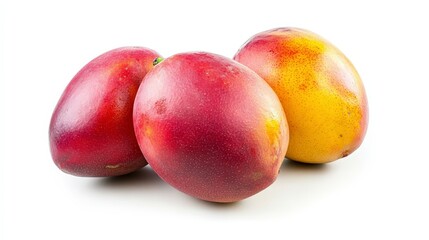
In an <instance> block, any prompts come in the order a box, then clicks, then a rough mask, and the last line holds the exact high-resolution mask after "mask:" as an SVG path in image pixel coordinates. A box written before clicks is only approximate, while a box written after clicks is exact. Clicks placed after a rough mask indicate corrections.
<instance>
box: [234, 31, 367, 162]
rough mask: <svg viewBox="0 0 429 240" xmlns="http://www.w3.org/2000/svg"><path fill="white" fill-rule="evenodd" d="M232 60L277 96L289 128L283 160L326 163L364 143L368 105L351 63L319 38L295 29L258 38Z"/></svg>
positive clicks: (250, 41)
mask: <svg viewBox="0 0 429 240" xmlns="http://www.w3.org/2000/svg"><path fill="white" fill-rule="evenodd" d="M234 60H236V61H238V62H240V63H242V64H244V65H246V66H248V67H250V68H251V69H252V70H254V71H255V72H256V73H258V74H259V75H260V76H261V77H262V78H263V79H264V80H266V81H267V83H268V84H269V85H270V86H271V87H272V88H273V89H274V91H275V92H276V93H277V95H278V97H279V98H280V101H281V102H282V105H283V108H284V110H285V112H286V116H287V119H288V123H289V130H290V143H289V148H288V151H287V154H286V157H287V158H290V159H292V160H296V161H300V162H306V163H326V162H330V161H334V160H337V159H339V158H342V157H345V156H347V155H349V154H350V153H352V152H353V151H355V150H356V149H357V148H358V147H359V146H360V145H361V143H362V141H363V139H364V136H365V133H366V129H367V125H368V103H367V98H366V94H365V89H364V86H363V84H362V81H361V79H360V77H359V75H358V73H357V71H356V70H355V68H354V67H353V65H352V64H351V62H350V61H349V60H348V59H347V58H346V57H345V56H344V54H343V53H342V52H341V51H340V50H338V49H337V48H336V47H335V46H333V45H332V44H331V43H329V42H328V41H326V40H325V39H323V38H322V37H320V36H318V35H316V34H314V33H312V32H309V31H307V30H303V29H298V28H278V29H273V30H269V31H266V32H262V33H259V34H256V35H255V36H253V37H252V38H251V39H249V40H248V41H247V42H246V43H245V44H244V45H243V46H242V47H241V49H240V50H239V51H238V52H237V54H236V55H235V56H234Z"/></svg>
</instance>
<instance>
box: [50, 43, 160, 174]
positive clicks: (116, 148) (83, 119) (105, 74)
mask: <svg viewBox="0 0 429 240" xmlns="http://www.w3.org/2000/svg"><path fill="white" fill-rule="evenodd" d="M157 56H159V54H158V53H156V52H155V51H153V50H150V49H147V48H142V47H124V48H118V49H114V50H111V51H109V52H106V53H104V54H102V55H100V56H99V57H97V58H95V59H94V60H92V61H90V62H89V63H88V64H87V65H85V66H84V67H83V68H82V69H81V70H80V71H79V72H78V73H77V74H76V75H75V76H74V78H73V79H72V80H71V82H70V83H69V84H68V86H67V88H66V89H65V90H64V92H63V94H62V96H61V98H60V100H59V101H58V104H57V106H56V108H55V110H54V113H53V115H52V118H51V123H50V126H49V141H50V148H51V154H52V158H53V160H54V163H55V164H56V165H57V166H58V168H60V169H61V170H62V171H64V172H66V173H69V174H72V175H76V176H86V177H110V176H118V175H123V174H127V173H130V172H133V171H136V170H138V169H140V168H142V167H143V166H145V165H147V162H146V160H145V159H144V157H143V154H142V153H141V151H140V148H139V146H138V143H137V140H136V137H135V134H134V127H133V119H132V113H133V104H134V98H135V95H136V93H137V90H138V87H139V86H140V83H141V81H142V79H143V78H144V76H145V75H146V73H147V72H148V71H149V70H151V69H152V68H153V65H152V61H153V60H154V59H155V58H156V57H157Z"/></svg>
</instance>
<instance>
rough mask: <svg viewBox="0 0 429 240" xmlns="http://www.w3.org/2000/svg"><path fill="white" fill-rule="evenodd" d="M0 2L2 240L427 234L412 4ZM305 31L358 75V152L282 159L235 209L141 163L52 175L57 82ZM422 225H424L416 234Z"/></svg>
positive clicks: (424, 21)
mask: <svg viewBox="0 0 429 240" xmlns="http://www.w3.org/2000/svg"><path fill="white" fill-rule="evenodd" d="M112 2H113V1H110V2H109V1H45V0H38V1H20V0H15V1H12V0H9V1H2V3H1V6H0V9H1V10H0V11H1V14H0V16H1V33H0V41H1V51H0V55H1V68H0V73H1V81H0V84H1V85H0V91H1V93H0V97H1V101H0V103H1V109H0V121H1V124H0V126H1V131H0V138H1V145H0V154H1V156H0V157H1V158H0V160H1V166H0V170H1V194H0V197H1V212H0V217H1V222H0V223H1V225H0V238H1V239H162V238H168V239H182V238H184V237H187V238H188V239H193V238H195V239H230V238H231V239H233V238H234V239H246V238H252V239H253V238H255V239H256V238H257V239H261V238H263V239H269V238H276V239H392V238H398V239H428V238H429V233H428V231H429V230H428V227H429V217H428V216H429V206H428V205H429V197H428V192H429V187H428V184H429V157H428V154H427V150H428V148H429V147H428V142H429V139H428V134H429V131H428V124H429V118H428V114H427V113H428V109H429V108H428V106H427V105H428V104H429V98H428V96H429V94H428V93H427V91H428V84H427V83H428V81H429V74H428V68H429V66H428V63H429V60H428V56H429V37H428V31H429V30H428V29H429V28H428V23H429V17H428V11H427V10H428V8H427V7H426V6H425V5H423V2H424V1H420V2H422V3H421V4H419V3H418V2H417V1H403V2H400V1H385V2H384V3H381V2H383V1H371V3H369V1H368V3H365V2H363V1H356V2H348V1H326V0H325V1H277V2H275V1H269V0H264V1H260V3H258V4H254V3H250V2H251V1H243V2H238V1H237V3H236V2H235V1H226V2H221V1H213V2H209V3H203V1H185V0H182V1H167V0H151V1H128V0H122V1H116V3H112ZM282 26H293V27H300V28H305V29H309V30H311V31H313V32H316V33H318V34H320V35H322V36H323V37H325V38H326V39H328V40H330V41H331V42H332V43H334V44H335V45H336V46H337V47H339V48H340V49H341V50H342V51H343V52H344V53H345V54H346V55H347V56H348V57H349V58H350V60H351V61H352V62H353V63H354V65H355V67H356V68H357V69H358V71H359V73H360V75H361V77H362V79H363V81H364V84H365V87H366V90H367V94H368V99H369V106H370V122H369V129H368V133H367V136H366V138H365V141H364V143H363V145H362V146H361V147H360V148H359V149H358V150H357V151H356V152H355V153H353V154H352V155H350V156H349V157H347V158H346V159H343V160H340V161H337V162H334V163H331V164H327V165H322V166H306V165H299V164H293V163H290V162H286V163H285V164H284V166H283V167H282V169H281V172H280V175H279V177H278V179H277V181H276V182H275V183H274V184H273V185H271V186H270V187H269V188H267V189H266V190H264V191H263V192H261V193H259V194H257V195H255V196H253V197H251V198H248V199H246V200H244V201H241V202H239V203H235V204H226V205H225V204H224V205H222V204H213V203H207V202H203V201H199V200H196V199H193V198H191V197H189V196H187V195H185V194H183V193H181V192H179V191H177V190H175V189H173V188H172V187H170V186H169V185H167V184H166V183H164V182H163V181H162V180H160V179H159V178H158V177H157V176H156V175H155V173H154V172H153V171H152V170H151V169H150V168H144V169H143V170H141V171H139V172H137V173H135V174H131V175H129V176H125V177H120V178H115V179H97V178H79V177H74V176H71V175H67V174H65V173H63V172H61V171H60V170H59V169H57V168H56V166H55V165H54V164H53V162H52V160H51V156H50V152H49V144H48V125H49V120H50V117H51V114H52V112H53V109H54V107H55V105H56V103H57V101H58V99H59V97H60V95H61V93H62V91H63V90H64V88H65V87H66V85H67V84H68V82H69V81H70V79H71V78H72V77H73V76H74V74H75V73H76V72H77V71H78V70H79V69H80V68H81V67H82V66H83V65H84V64H86V63H87V62H88V61H90V60H91V59H93V58H94V57H96V56H98V55H99V54H101V53H103V52H105V51H108V50H110V49H113V48H117V47H121V46H130V45H135V46H145V47H149V48H152V49H154V50H156V51H158V52H159V53H161V54H162V55H164V56H165V57H167V56H170V55H172V54H174V53H178V52H185V51H195V50H200V51H208V52H214V53H218V54H222V55H225V56H228V57H232V56H233V55H234V53H235V52H236V51H237V49H238V48H239V47H240V46H241V45H242V44H243V43H244V42H245V41H246V40H247V39H248V38H249V37H251V36H252V35H253V34H256V33H258V32H260V31H264V30H268V29H271V28H275V27H282ZM425 228H426V229H425Z"/></svg>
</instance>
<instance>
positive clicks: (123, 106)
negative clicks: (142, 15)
mask: <svg viewBox="0 0 429 240" xmlns="http://www.w3.org/2000/svg"><path fill="white" fill-rule="evenodd" d="M367 124H368V106H367V99H366V94H365V90H364V87H363V84H362V82H361V80H360V77H359V75H358V73H357V72H356V70H355V68H354V67H353V65H352V64H351V63H350V61H349V60H348V59H347V58H346V57H345V56H344V55H343V54H342V53H341V52H340V51H339V50H338V49H337V48H336V47H334V46H333V45H332V44H330V43H329V42H328V41H326V40H324V39H322V38H321V37H320V36H318V35H316V34H314V33H312V32H309V31H306V30H302V29H297V28H279V29H273V30H269V31H265V32H262V33H259V34H256V35H255V36H253V37H252V38H251V39H249V40H248V41H247V42H246V43H245V44H244V45H243V46H242V47H241V49H240V50H239V51H238V52H237V54H236V55H235V56H234V58H233V60H232V59H229V58H226V57H223V56H220V55H217V54H212V53H206V52H189V53H179V54H176V55H173V56H171V57H169V58H166V59H165V60H164V59H163V58H162V57H161V56H160V55H159V54H158V53H157V52H155V51H153V50H150V49H147V48H143V47H125V48H118V49H115V50H112V51H109V52H107V53H104V54H102V55H100V56H99V57H97V58H95V59H94V60H92V61H91V62H89V63H88V64H87V65H85V66H84V67H83V68H82V69H81V70H80V71H79V72H78V73H77V74H76V76H75V77H74V78H73V79H72V80H71V82H70V83H69V85H68V86H67V88H66V89H65V91H64V93H63V94H62V96H61V98H60V100H59V102H58V104H57V106H56V108H55V110H54V113H53V115H52V119H51V123H50V128H49V140H50V148H51V154H52V158H53V160H54V162H55V164H56V165H57V166H58V167H59V168H60V169H61V170H62V171H64V172H66V173H69V174H73V175H77V176H93V177H108V176H118V175H123V174H127V173H130V172H133V171H136V170H138V169H140V168H142V167H144V166H145V165H147V164H148V163H149V164H150V166H151V167H152V168H153V170H154V171H155V172H156V173H157V174H158V175H159V176H160V177H161V178H162V179H163V180H164V181H166V182H167V183H169V184H171V185H172V186H174V187H175V188H177V189H179V190H180V191H182V192H184V193H187V194H189V195H191V196H194V197H197V198H200V199H203V200H206V201H213V202H234V201H239V200H242V199H244V198H247V197H249V196H252V195H254V194H256V193H258V192H260V191H261V190H263V189H265V188H266V187H268V186H269V185H270V184H272V183H273V182H274V180H275V179H276V177H277V174H278V172H279V169H280V166H281V164H282V162H283V160H284V158H285V157H286V158H288V159H291V160H294V161H300V162H304V163H327V162H330V161H334V160H337V159H340V158H342V157H345V156H347V155H349V154H350V153H352V152H353V151H354V150H356V149H357V148H358V147H359V145H360V144H361V143H362V141H363V138H364V136H365V132H366V128H367Z"/></svg>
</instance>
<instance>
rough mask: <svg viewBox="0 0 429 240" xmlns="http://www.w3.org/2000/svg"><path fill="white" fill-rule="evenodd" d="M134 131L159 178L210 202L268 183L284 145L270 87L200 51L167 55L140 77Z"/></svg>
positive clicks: (282, 120)
mask: <svg viewBox="0 0 429 240" xmlns="http://www.w3.org/2000/svg"><path fill="white" fill-rule="evenodd" d="M155 62H159V61H155ZM134 128H135V132H136V136H137V140H138V143H139V145H140V148H141V150H142V152H143V154H144V156H145V157H146V159H147V161H148V162H149V165H150V166H151V167H152V169H153V170H154V171H155V172H156V173H157V174H158V175H159V176H160V177H161V178H162V179H163V180H164V181H166V182H167V183H169V184H170V185H172V186H173V187H175V188H177V189H178V190H180V191H182V192H184V193H186V194H188V195H191V196H193V197H195V198H199V199H202V200H206V201H211V202H235V201H239V200H242V199H245V198H247V197H250V196H252V195H254V194H256V193H258V192H260V191H262V190H263V189H265V188H267V187H268V186H269V185H271V184H272V183H273V182H274V180H275V179H276V177H277V175H278V172H279V169H280V166H281V164H282V162H283V159H284V155H285V153H286V150H287V146H288V140H289V134H288V125H287V119H286V116H285V114H284V111H283V108H282V105H281V103H280V101H279V99H278V97H277V96H276V94H275V92H274V91H273V90H272V89H271V88H270V86H269V85H268V84H267V83H266V82H265V81H264V80H263V79H262V78H261V77H259V76H258V75H257V74H256V73H255V72H253V71H252V70H250V69H249V68H247V67H245V66H243V65H241V64H239V63H237V62H235V61H233V60H231V59H228V58H226V57H222V56H220V55H216V54H212V53H205V52H191V53H179V54H176V55H173V56H171V57H169V58H167V59H165V60H164V61H162V62H160V63H158V65H156V66H155V68H154V69H153V70H152V71H150V72H149V73H148V74H147V75H146V77H145V78H144V80H143V83H142V85H141V86H140V88H139V90H138V93H137V96H136V100H135V102H134Z"/></svg>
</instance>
